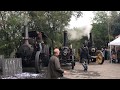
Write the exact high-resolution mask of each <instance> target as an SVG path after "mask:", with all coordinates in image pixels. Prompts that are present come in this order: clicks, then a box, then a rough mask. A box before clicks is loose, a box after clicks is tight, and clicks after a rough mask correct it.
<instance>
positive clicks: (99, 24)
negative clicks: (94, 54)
mask: <svg viewBox="0 0 120 90" xmlns="http://www.w3.org/2000/svg"><path fill="white" fill-rule="evenodd" d="M92 26H93V28H92V34H93V41H94V44H95V46H96V47H98V48H101V47H103V46H106V45H107V43H108V42H109V36H108V14H107V12H105V11H98V12H95V17H94V18H93V24H92Z"/></svg>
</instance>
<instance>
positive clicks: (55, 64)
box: [47, 48, 67, 79]
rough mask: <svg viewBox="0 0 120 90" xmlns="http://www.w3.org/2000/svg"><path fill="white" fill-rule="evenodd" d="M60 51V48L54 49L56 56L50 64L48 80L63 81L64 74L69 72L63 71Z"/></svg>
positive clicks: (51, 59) (52, 57)
mask: <svg viewBox="0 0 120 90" xmlns="http://www.w3.org/2000/svg"><path fill="white" fill-rule="evenodd" d="M59 54H60V51H59V49H58V48H55V49H54V55H53V56H51V58H50V60H49V64H48V71H47V79H62V77H63V74H66V73H67V71H64V70H63V69H61V66H60V62H59V58H58V56H59Z"/></svg>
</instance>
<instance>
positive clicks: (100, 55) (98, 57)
mask: <svg viewBox="0 0 120 90" xmlns="http://www.w3.org/2000/svg"><path fill="white" fill-rule="evenodd" d="M96 63H97V64H103V63H104V56H103V53H102V51H100V50H98V51H97V52H96Z"/></svg>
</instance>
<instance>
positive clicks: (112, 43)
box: [108, 37, 120, 59]
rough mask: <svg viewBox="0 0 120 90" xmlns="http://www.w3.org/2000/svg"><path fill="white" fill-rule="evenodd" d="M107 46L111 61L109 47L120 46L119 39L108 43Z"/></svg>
mask: <svg viewBox="0 0 120 90" xmlns="http://www.w3.org/2000/svg"><path fill="white" fill-rule="evenodd" d="M108 46H110V59H111V46H120V37H118V38H116V39H115V40H113V41H111V42H110V43H108Z"/></svg>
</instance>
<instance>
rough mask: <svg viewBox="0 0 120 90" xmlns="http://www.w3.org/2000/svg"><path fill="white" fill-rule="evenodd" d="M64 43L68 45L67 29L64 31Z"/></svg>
mask: <svg viewBox="0 0 120 90" xmlns="http://www.w3.org/2000/svg"><path fill="white" fill-rule="evenodd" d="M63 45H64V46H67V31H64V40H63Z"/></svg>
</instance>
